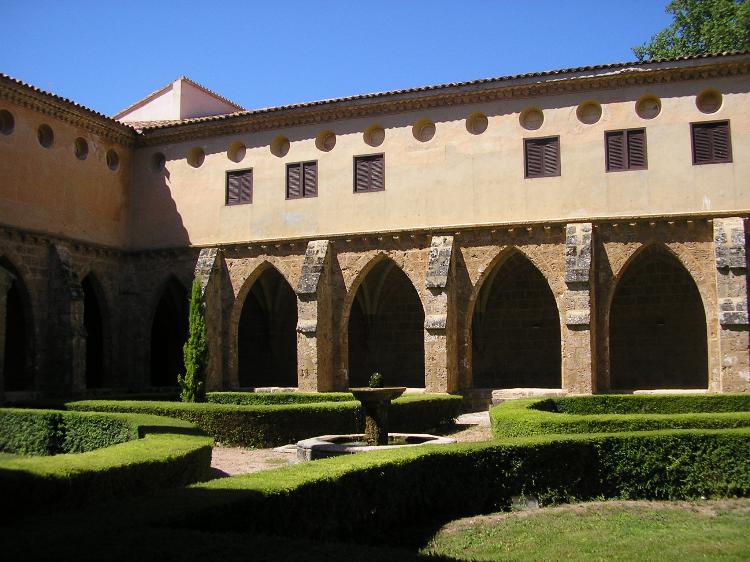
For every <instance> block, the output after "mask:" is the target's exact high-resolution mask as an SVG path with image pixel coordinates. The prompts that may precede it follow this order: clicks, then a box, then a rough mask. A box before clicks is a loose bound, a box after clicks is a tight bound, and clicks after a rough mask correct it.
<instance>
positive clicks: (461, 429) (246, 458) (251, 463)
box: [211, 412, 491, 478]
mask: <svg viewBox="0 0 750 562" xmlns="http://www.w3.org/2000/svg"><path fill="white" fill-rule="evenodd" d="M446 435H449V436H450V437H453V438H454V439H456V440H457V441H472V442H477V441H487V440H488V439H490V437H491V435H490V418H489V413H488V412H474V413H470V414H461V415H460V416H459V417H458V419H457V420H456V425H455V426H454V427H453V428H452V429H451V431H449V432H447V433H446ZM296 462H297V449H296V447H295V446H294V445H285V446H283V447H276V448H275V449H243V448H241V447H214V448H213V453H212V455H211V472H212V473H213V477H214V478H222V477H224V476H234V475H236V474H246V473H249V472H260V471H263V470H272V469H274V468H280V467H282V466H286V465H288V464H295V463H296Z"/></svg>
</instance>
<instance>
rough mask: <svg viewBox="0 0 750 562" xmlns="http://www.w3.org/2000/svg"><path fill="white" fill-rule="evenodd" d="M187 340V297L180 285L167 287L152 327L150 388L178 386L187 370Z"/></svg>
mask: <svg viewBox="0 0 750 562" xmlns="http://www.w3.org/2000/svg"><path fill="white" fill-rule="evenodd" d="M187 336H188V296H187V291H185V288H184V287H183V286H182V284H180V282H179V281H177V280H175V279H172V280H170V281H169V283H167V286H166V288H165V289H164V293H163V294H162V297H161V299H159V304H158V305H157V306H156V312H155V314H154V321H153V324H152V327H151V385H152V386H177V375H178V373H183V372H184V370H185V363H184V361H183V358H182V348H183V346H184V345H185V341H186V340H187Z"/></svg>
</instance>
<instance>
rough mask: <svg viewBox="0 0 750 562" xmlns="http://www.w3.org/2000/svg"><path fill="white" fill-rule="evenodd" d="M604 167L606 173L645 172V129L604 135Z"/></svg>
mask: <svg viewBox="0 0 750 562" xmlns="http://www.w3.org/2000/svg"><path fill="white" fill-rule="evenodd" d="M604 139H605V146H604V148H605V150H606V166H607V171H608V172H623V171H625V170H645V169H647V168H648V161H647V158H646V129H626V130H624V131H607V132H606V133H604Z"/></svg>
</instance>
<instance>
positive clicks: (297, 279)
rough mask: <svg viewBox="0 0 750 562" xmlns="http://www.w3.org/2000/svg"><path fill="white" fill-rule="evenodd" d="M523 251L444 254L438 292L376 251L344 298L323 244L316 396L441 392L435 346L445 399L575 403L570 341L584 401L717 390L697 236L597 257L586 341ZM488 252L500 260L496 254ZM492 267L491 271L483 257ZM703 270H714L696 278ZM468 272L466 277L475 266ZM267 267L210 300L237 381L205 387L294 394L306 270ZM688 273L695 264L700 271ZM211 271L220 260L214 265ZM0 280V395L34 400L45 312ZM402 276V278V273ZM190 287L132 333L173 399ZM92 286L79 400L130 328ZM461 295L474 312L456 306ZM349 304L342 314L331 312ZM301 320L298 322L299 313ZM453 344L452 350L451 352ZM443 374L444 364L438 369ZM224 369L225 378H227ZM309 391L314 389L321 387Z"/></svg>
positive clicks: (543, 263)
mask: <svg viewBox="0 0 750 562" xmlns="http://www.w3.org/2000/svg"><path fill="white" fill-rule="evenodd" d="M435 238H452V237H434V238H433V240H434V239H435ZM467 242H469V243H470V242H472V241H471V240H467ZM533 242H535V243H534V244H532V245H530V246H529V245H524V244H516V245H515V246H508V245H505V246H497V245H494V246H493V245H489V246H488V245H486V244H485V245H482V246H479V245H476V246H471V245H467V246H463V247H459V246H458V245H457V244H455V241H453V240H451V244H452V245H449V248H448V250H449V251H450V256H451V259H450V267H449V268H448V270H447V271H444V272H443V273H444V275H445V283H444V286H443V287H442V288H437V289H435V288H428V287H427V285H426V283H429V281H428V280H427V278H428V277H429V276H430V275H431V270H430V268H431V267H432V264H431V263H430V262H429V260H428V261H427V262H425V256H426V251H427V250H429V248H427V247H425V246H424V245H423V246H422V247H415V248H411V249H406V250H405V251H402V252H400V253H399V255H400V256H401V257H400V258H399V259H398V260H394V259H391V257H390V256H396V254H395V253H394V252H388V251H386V252H380V253H379V254H378V256H377V257H376V258H374V259H373V260H372V262H374V265H373V263H369V262H366V263H365V265H362V264H361V263H360V265H359V266H358V267H359V269H358V271H360V272H363V273H362V274H361V275H359V278H358V280H357V282H356V283H352V284H350V285H349V289H348V290H347V289H346V286H347V284H346V282H343V281H341V282H337V280H336V275H337V273H336V272H340V271H341V269H342V268H341V264H340V263H337V259H338V258H337V256H336V255H335V254H334V252H333V249H332V247H333V245H331V244H329V249H328V251H329V252H330V253H331V256H332V257H331V258H329V260H328V263H331V261H333V262H334V263H336V267H329V271H328V272H327V273H326V272H324V273H323V274H322V275H321V276H320V278H319V279H318V281H317V283H318V285H319V287H318V290H319V291H320V288H321V287H322V286H323V285H329V287H328V289H327V290H328V292H329V297H328V298H329V300H328V301H321V303H319V304H318V305H317V306H318V307H319V308H318V309H317V310H316V312H315V314H316V315H318V316H320V315H322V314H330V316H331V318H332V322H333V325H334V326H336V325H337V323H338V327H336V328H334V330H333V331H332V333H331V336H330V337H329V338H328V339H327V340H326V341H318V342H317V346H318V348H317V349H318V353H321V349H322V352H329V353H330V354H331V356H332V357H333V358H334V360H333V362H332V364H333V365H334V367H333V369H332V370H335V369H336V368H340V367H339V366H336V365H335V361H336V360H335V357H337V354H338V356H339V357H340V356H342V355H345V357H346V362H345V363H344V366H345V367H346V369H345V371H346V379H344V380H343V381H341V380H339V381H336V380H335V378H333V381H334V382H332V383H331V382H330V381H329V382H328V383H326V384H320V385H319V388H320V389H322V390H333V389H342V388H345V387H346V386H349V385H351V386H356V385H363V384H366V383H367V380H368V378H369V375H370V374H371V373H372V372H374V371H379V372H381V373H382V374H383V375H384V377H385V381H386V383H387V384H392V385H403V386H408V387H427V388H428V389H431V390H440V388H435V387H436V384H435V382H434V381H435V380H438V381H439V379H437V378H435V377H433V379H432V381H431V379H430V376H431V373H430V372H429V369H431V368H432V367H430V366H429V365H430V362H431V361H433V362H434V359H435V352H434V350H435V347H434V340H435V339H436V337H437V339H438V340H439V338H441V337H442V338H443V340H442V341H444V342H446V345H445V347H446V349H450V350H451V352H452V353H455V354H458V355H459V357H457V361H456V362H455V365H457V367H454V368H456V369H457V370H459V371H460V370H461V368H462V365H469V366H470V371H469V372H468V373H464V374H463V376H462V377H461V376H458V377H456V378H455V379H453V382H451V381H450V380H448V382H445V383H441V382H438V384H443V385H444V390H449V391H457V390H465V389H467V388H493V389H508V388H548V389H563V390H570V389H571V388H572V389H573V390H575V388H574V386H575V384H576V383H575V377H576V376H578V377H580V376H581V373H576V372H574V369H576V368H580V365H579V366H576V365H575V364H572V363H571V358H570V356H571V353H570V351H571V347H572V345H571V341H573V340H572V338H573V337H577V336H578V334H580V332H581V331H582V332H584V333H585V335H586V339H588V340H590V341H593V342H599V343H596V344H594V345H597V346H598V347H599V348H601V350H602V352H601V353H597V354H590V356H592V357H593V356H595V355H596V356H599V357H600V358H604V360H605V361H606V364H605V365H603V366H602V365H601V363H599V364H597V363H596V361H595V360H593V359H592V360H591V364H590V365H589V366H588V369H589V373H586V372H585V370H586V366H585V365H584V367H583V368H582V369H581V370H582V371H584V372H583V374H582V376H583V378H585V377H587V376H588V377H590V378H591V379H593V381H592V383H591V391H594V392H597V391H598V392H601V391H607V390H632V389H659V388H675V389H682V388H686V389H688V388H696V389H701V388H702V389H706V388H711V387H712V384H714V385H715V383H712V379H711V378H710V377H709V372H710V365H711V361H715V359H712V354H715V345H716V344H715V341H716V331H717V330H716V328H715V327H712V323H714V322H716V321H717V315H716V314H715V313H714V314H711V308H712V306H714V307H715V306H716V305H715V303H713V305H712V303H710V302H706V298H710V297H706V296H705V294H706V293H708V294H710V293H711V292H712V291H717V288H716V287H715V286H714V287H712V286H711V285H710V282H711V276H710V275H708V274H707V273H709V272H710V271H711V268H713V271H714V272H716V271H717V269H716V267H717V265H716V262H715V256H712V255H711V253H707V252H706V251H705V250H706V248H707V247H709V248H710V246H711V242H712V241H711V240H708V241H706V240H705V237H704V240H703V242H702V243H700V244H695V245H694V250H689V246H690V245H689V244H684V243H683V244H680V245H677V244H673V243H670V242H669V241H666V243H665V242H664V241H663V240H662V241H660V240H657V241H651V243H645V244H637V245H636V246H635V247H633V245H632V244H631V245H623V244H619V243H618V244H614V243H612V244H610V243H609V242H606V243H600V244H598V245H596V247H595V248H594V253H595V255H596V257H597V259H596V260H595V261H598V262H599V263H598V264H597V266H596V267H594V266H591V269H592V271H596V270H597V267H598V268H601V269H602V271H601V274H600V275H599V276H598V279H599V280H600V283H601V281H602V280H603V281H604V284H603V285H601V286H599V287H597V286H596V283H594V282H592V281H591V279H597V276H595V275H591V276H589V277H588V279H589V281H586V282H584V285H585V286H586V287H593V288H594V292H595V293H596V294H598V295H599V297H600V298H599V300H598V302H597V303H596V305H595V306H594V307H593V308H592V309H591V310H590V314H591V316H592V317H594V318H597V319H598V321H597V322H596V323H597V324H598V330H593V329H592V328H591V326H590V324H589V325H586V324H584V325H583V328H581V325H580V324H573V325H572V324H571V322H570V316H571V315H570V312H569V311H567V310H566V309H568V308H571V306H572V305H571V304H570V303H574V302H576V301H575V299H577V298H579V297H578V296H577V295H579V293H578V292H580V291H581V286H580V285H581V283H578V284H576V283H573V282H569V283H567V284H566V283H564V282H563V279H564V278H566V277H565V276H566V269H570V268H571V267H573V266H574V265H575V264H574V265H573V266H571V264H570V263H566V261H565V253H566V249H565V246H564V245H563V244H560V243H559V241H555V240H550V241H549V243H548V244H543V245H541V246H540V245H539V244H536V242H538V241H533ZM453 245H455V247H454V246H453ZM540 247H541V248H543V250H544V252H546V256H547V257H545V258H544V259H540V257H539V255H537V254H538V253H539V251H540V250H539V248H540ZM493 248H494V250H493ZM500 248H505V249H504V250H503V251H501V252H500V254H498V250H499V249H500ZM508 248H511V249H510V250H508ZM675 249H676V250H675ZM535 251H536V252H537V254H535V253H534V252H535ZM459 253H460V256H459ZM712 253H713V252H712ZM366 255H370V254H366ZM498 255H501V258H502V259H495V258H493V256H498ZM707 255H708V256H710V257H711V259H709V260H708V262H707V263H706V261H705V257H706V256H707ZM287 257H288V256H287ZM477 257H478V261H476V260H475V261H476V263H475V261H472V259H473V258H477ZM267 258H268V259H267V263H271V264H273V263H277V264H278V268H277V267H275V266H273V265H272V266H270V267H269V266H268V265H265V266H263V267H262V271H261V272H259V273H258V272H251V274H250V275H249V277H248V279H250V278H252V281H249V280H248V285H249V287H247V288H246V289H245V290H244V291H242V299H243V300H242V301H241V302H238V303H237V304H234V303H232V302H231V297H230V299H229V304H227V300H228V299H227V298H226V295H225V293H226V288H223V289H222V291H220V292H222V294H224V295H225V296H224V297H223V298H222V300H221V304H220V307H219V308H220V309H224V310H225V312H220V314H221V315H224V316H226V315H227V313H226V310H227V309H230V308H232V307H233V306H240V307H241V314H240V315H239V322H238V326H237V330H236V332H235V334H236V336H235V337H236V338H237V339H236V348H235V349H236V350H237V357H236V362H237V365H238V368H237V380H234V381H232V380H229V381H228V383H227V382H224V383H222V382H218V383H217V381H221V380H222V379H221V378H220V377H216V376H215V375H214V378H213V382H211V381H210V384H211V386H212V387H213V388H238V387H242V388H252V387H268V386H279V387H296V386H300V387H301V386H302V385H301V384H299V383H298V371H299V363H300V355H299V354H300V349H301V343H300V340H307V339H308V338H309V336H307V335H306V334H304V333H303V332H302V331H301V330H300V328H299V326H300V321H301V320H304V319H303V318H300V317H298V316H299V314H300V313H299V311H302V310H303V308H300V307H301V306H302V305H301V304H300V303H301V302H302V300H304V299H303V295H302V294H301V293H298V292H297V291H298V285H299V284H300V283H301V282H302V279H301V275H302V273H301V271H302V270H304V263H303V262H302V261H301V260H302V256H299V257H298V258H295V260H287V261H283V260H279V259H277V258H278V256H267ZM700 258H704V262H703V263H701V262H700V261H699V260H700ZM216 259H217V260H221V259H222V258H221V253H218V254H217V258H216ZM194 260H195V258H194V257H193V258H192V259H191V260H189V261H188V260H185V262H184V264H188V265H189V264H190V263H195V261H194ZM685 260H687V261H685ZM360 262H362V259H360ZM397 262H398V263H397ZM264 263H266V262H264ZM184 264H183V265H182V266H181V267H183V268H184V267H185V265H184ZM477 264H480V265H477ZM686 264H689V267H686ZM0 266H2V275H3V278H4V279H5V280H6V281H5V285H7V289H5V292H4V302H3V318H4V322H3V332H4V333H3V343H4V346H3V350H4V353H3V388H4V391H5V392H17V391H28V390H35V389H36V390H38V389H43V388H44V386H43V385H41V384H39V381H38V380H37V378H38V376H39V373H40V372H42V369H40V365H39V363H38V355H39V354H38V349H37V348H38V340H39V338H40V337H43V332H42V331H41V329H40V325H39V323H40V322H43V320H42V319H41V318H38V317H36V318H35V314H39V313H40V312H41V311H43V309H44V306H43V305H42V306H40V303H37V302H34V299H35V297H39V296H40V292H39V291H38V290H34V291H30V290H29V288H28V286H27V281H26V279H25V275H24V269H23V268H22V267H19V266H17V265H16V263H14V262H13V261H11V260H10V259H9V258H7V257H3V258H1V259H0ZM405 267H406V268H409V271H410V272H411V274H412V275H411V276H410V275H407V274H406V273H405V270H404V268H405ZM540 267H541V268H542V270H540ZM324 269H325V268H324ZM344 269H347V271H348V268H344ZM420 269H421V272H420ZM484 269H486V271H484ZM220 270H221V268H220V267H214V268H213V269H212V270H211V271H210V272H209V276H208V277H209V278H210V279H212V280H214V281H213V282H214V284H219V285H221V284H226V283H227V280H226V279H225V278H223V277H222V275H221V274H220V273H217V272H220ZM415 272H417V273H415ZM189 273H190V272H186V271H181V272H180V274H179V275H173V276H171V277H169V278H168V280H167V281H166V282H162V283H161V285H159V286H158V288H157V289H156V291H155V293H156V295H155V296H154V297H153V299H152V302H153V304H152V305H151V309H150V310H145V307H144V308H139V307H140V305H142V303H138V305H139V307H138V308H137V311H138V314H136V315H135V316H134V320H140V321H141V324H145V328H142V329H143V331H144V333H147V334H148V335H147V336H146V337H142V339H141V340H140V341H144V340H145V341H146V342H147V345H146V346H145V348H146V349H147V350H148V368H147V370H146V372H148V373H149V377H148V380H147V381H146V382H145V383H144V384H142V385H141V388H146V389H147V388H162V387H174V386H175V384H176V377H177V374H178V373H179V372H181V370H182V369H183V366H182V346H183V344H184V342H185V340H186V337H187V331H188V325H187V312H188V306H187V305H188V302H187V301H188V291H187V289H186V283H185V282H184V281H180V279H183V280H185V279H186V278H188V279H189V276H188V275H189ZM479 273H481V275H479ZM339 274H340V273H339ZM102 276H103V274H101V273H99V274H97V275H95V274H93V273H89V274H88V275H86V276H85V277H84V278H83V280H82V281H81V282H80V284H79V287H80V295H79V296H78V297H76V298H77V299H78V302H79V304H80V305H81V311H82V314H81V320H80V321H81V327H82V329H81V330H79V332H80V333H82V334H83V335H84V340H85V361H84V365H85V369H84V377H83V380H85V388H89V389H98V388H107V387H118V386H120V387H121V386H124V385H123V384H122V382H123V376H122V374H120V375H119V377H118V376H115V374H114V371H115V370H116V365H115V364H116V363H117V361H116V360H115V357H116V356H117V338H115V337H113V335H112V333H113V330H119V331H120V332H121V333H122V332H123V331H125V332H127V331H128V329H131V328H136V326H130V323H126V324H124V325H123V324H122V322H121V323H120V324H119V326H114V325H113V322H112V319H111V314H110V310H111V307H112V306H113V304H112V301H113V295H105V293H106V291H105V290H104V289H103V286H104V285H106V283H105V284H104V285H103V284H102V279H101V277H102ZM415 276H416V278H417V279H419V276H421V279H422V281H421V283H420V282H416V281H415V280H414V279H415ZM555 276H556V277H557V280H555ZM716 278H717V277H716V273H714V279H716ZM719 279H720V276H719ZM699 283H702V287H701V286H699ZM720 289H721V287H719V290H720ZM576 291H578V292H576ZM153 292H154V291H152V293H153ZM230 293H231V289H230ZM472 293H474V294H476V298H474V299H469V298H466V295H469V294H472ZM206 294H207V299H208V304H207V307H209V308H210V307H212V306H214V307H215V304H216V302H217V300H216V299H215V298H214V297H212V296H211V295H212V293H211V289H210V288H207V293H206ZM440 294H445V295H448V297H447V298H446V299H445V303H450V304H446V305H445V307H444V310H445V312H446V314H447V318H448V321H447V323H446V328H444V329H441V328H437V329H434V328H433V327H432V326H431V324H430V322H432V321H433V318H434V317H435V316H436V315H435V314H434V313H435V310H437V309H436V304H435V303H436V302H438V301H439V296H440ZM347 295H348V296H347ZM235 298H240V296H239V295H238V296H237V297H235ZM212 299H213V300H212ZM346 302H348V303H349V306H348V310H343V309H342V307H344V306H345V305H344V303H346ZM115 303H117V301H116V298H115ZM566 303H567V304H566ZM115 306H116V304H115ZM451 306H452V307H453V308H451ZM576 306H578V305H576ZM323 307H325V308H323ZM337 307H338V309H337ZM305 310H307V312H305V314H308V315H309V308H308V309H305ZM561 310H564V311H566V312H565V314H561V312H560V311H561ZM707 311H708V314H707ZM32 312H33V313H32ZM452 314H456V316H457V317H460V316H461V315H464V317H465V318H466V320H464V322H465V324H466V327H465V328H466V329H464V330H461V329H459V328H458V327H456V326H460V323H461V321H460V320H459V321H458V324H451V320H450V319H451V317H452ZM437 316H439V315H437ZM207 318H208V323H209V331H210V332H211V329H212V328H211V324H212V318H213V316H212V315H211V314H210V313H208V314H207ZM721 329H726V328H721ZM604 332H606V333H604ZM340 334H345V337H340ZM435 334H437V336H435ZM461 334H466V336H463V337H465V338H466V339H465V341H460V340H461V339H462V336H461ZM451 338H455V339H454V340H453V341H452V342H451ZM337 342H343V343H339V345H345V347H346V349H342V350H339V351H338V352H337V351H336V343H337ZM602 342H603V343H602ZM120 343H122V342H120ZM329 344H330V345H329ZM427 344H430V345H429V346H428V345H427ZM220 345H221V346H222V349H223V350H225V349H227V348H230V349H231V347H230V346H229V345H228V342H227V338H224V339H223V340H221V343H220ZM462 350H463V351H462ZM446 364H448V365H450V364H451V358H450V357H448V358H447V359H446ZM220 368H221V369H224V370H226V367H225V366H224V367H220ZM464 368H465V367H464ZM596 370H601V371H602V372H604V373H606V375H607V376H608V380H606V381H602V380H601V378H602V377H601V376H599V375H592V374H591V373H592V372H595V371H596ZM317 376H318V378H319V379H323V378H324V377H325V376H326V375H325V374H324V373H319V374H318V375H317ZM449 376H450V375H449ZM224 380H226V379H224ZM571 380H572V381H574V382H572V383H571ZM457 381H458V382H457ZM130 386H131V388H132V386H133V385H132V382H131V383H130ZM307 389H314V387H313V388H307ZM79 390H80V389H79Z"/></svg>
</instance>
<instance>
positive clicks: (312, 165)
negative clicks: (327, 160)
mask: <svg viewBox="0 0 750 562" xmlns="http://www.w3.org/2000/svg"><path fill="white" fill-rule="evenodd" d="M303 168H304V180H305V186H304V193H303V196H304V197H317V196H318V163H317V162H306V163H305V164H303Z"/></svg>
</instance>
